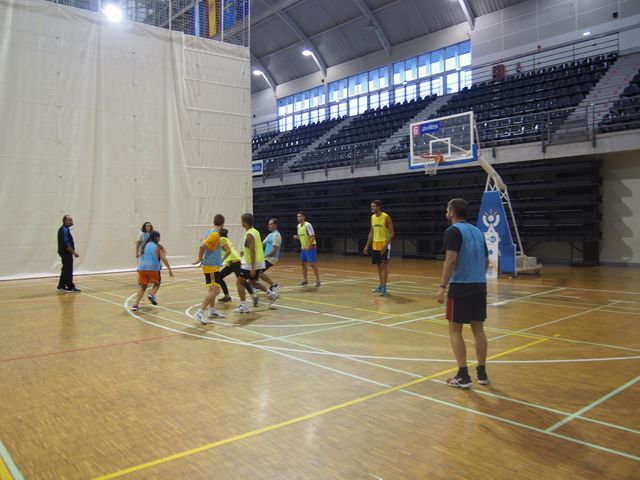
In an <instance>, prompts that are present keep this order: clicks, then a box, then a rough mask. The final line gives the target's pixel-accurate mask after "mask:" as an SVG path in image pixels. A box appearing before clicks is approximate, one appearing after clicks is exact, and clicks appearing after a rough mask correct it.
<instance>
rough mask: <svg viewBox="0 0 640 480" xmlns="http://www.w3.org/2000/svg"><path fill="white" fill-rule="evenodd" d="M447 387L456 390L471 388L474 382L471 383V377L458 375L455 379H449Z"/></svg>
mask: <svg viewBox="0 0 640 480" xmlns="http://www.w3.org/2000/svg"><path fill="white" fill-rule="evenodd" d="M447 385H449V386H450V387H455V388H471V387H472V386H473V382H471V377H469V376H467V377H461V376H459V375H456V376H455V377H451V378H447Z"/></svg>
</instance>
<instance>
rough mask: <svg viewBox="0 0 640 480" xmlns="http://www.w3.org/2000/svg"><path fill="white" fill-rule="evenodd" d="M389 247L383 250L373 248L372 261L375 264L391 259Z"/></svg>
mask: <svg viewBox="0 0 640 480" xmlns="http://www.w3.org/2000/svg"><path fill="white" fill-rule="evenodd" d="M389 253H390V252H389V249H388V248H385V249H384V251H381V250H371V263H372V264H374V265H380V264H382V263H387V262H388V261H389Z"/></svg>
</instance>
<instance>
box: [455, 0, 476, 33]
mask: <svg viewBox="0 0 640 480" xmlns="http://www.w3.org/2000/svg"><path fill="white" fill-rule="evenodd" d="M458 3H459V4H460V8H461V9H462V13H464V16H465V18H466V19H467V23H468V24H469V30H473V24H474V22H475V18H474V16H473V10H471V5H470V4H469V0H458Z"/></svg>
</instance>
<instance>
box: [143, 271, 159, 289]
mask: <svg viewBox="0 0 640 480" xmlns="http://www.w3.org/2000/svg"><path fill="white" fill-rule="evenodd" d="M138 283H139V284H140V285H142V286H144V287H146V286H147V285H149V284H150V283H153V284H154V285H160V272H159V271H157V270H138Z"/></svg>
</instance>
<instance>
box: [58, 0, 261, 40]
mask: <svg viewBox="0 0 640 480" xmlns="http://www.w3.org/2000/svg"><path fill="white" fill-rule="evenodd" d="M47 1H48V2H51V3H55V4H58V5H66V6H70V7H75V8H81V9H83V10H89V11H93V12H103V8H104V7H105V6H107V5H108V4H113V5H115V6H117V7H119V8H120V9H121V11H122V15H123V17H124V18H126V19H128V20H129V21H132V22H138V23H145V24H147V25H153V26H155V27H161V28H166V29H169V30H175V31H180V32H183V33H186V34H188V35H193V36H196V37H201V38H209V39H212V40H218V41H221V42H225V43H233V44H235V45H242V46H244V47H248V46H249V37H250V21H249V11H250V5H249V2H250V0H235V1H234V2H217V3H216V2H213V1H210V0H47ZM210 6H214V7H215V11H214V10H210Z"/></svg>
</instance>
